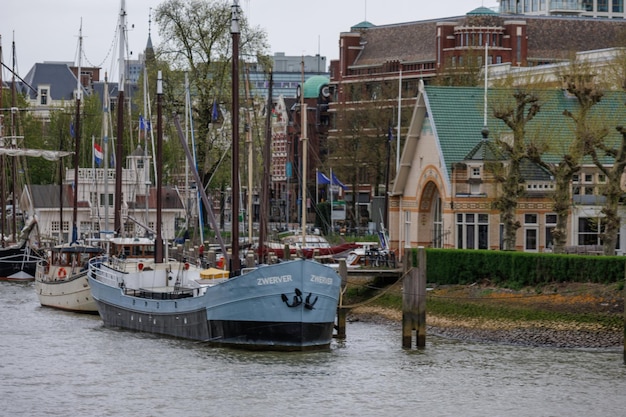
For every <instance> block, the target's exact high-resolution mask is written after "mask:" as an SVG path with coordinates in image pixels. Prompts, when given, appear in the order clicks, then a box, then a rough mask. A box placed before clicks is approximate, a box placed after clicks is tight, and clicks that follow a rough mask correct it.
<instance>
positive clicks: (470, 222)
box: [456, 213, 489, 249]
mask: <svg viewBox="0 0 626 417" xmlns="http://www.w3.org/2000/svg"><path fill="white" fill-rule="evenodd" d="M456 216H457V217H456V219H457V248H459V249H489V215H488V214H483V213H478V214H477V213H457V215H456Z"/></svg>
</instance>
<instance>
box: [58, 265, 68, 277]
mask: <svg viewBox="0 0 626 417" xmlns="http://www.w3.org/2000/svg"><path fill="white" fill-rule="evenodd" d="M57 276H58V277H59V278H60V279H63V278H65V277H67V271H66V270H65V268H63V267H61V268H59V270H58V272H57Z"/></svg>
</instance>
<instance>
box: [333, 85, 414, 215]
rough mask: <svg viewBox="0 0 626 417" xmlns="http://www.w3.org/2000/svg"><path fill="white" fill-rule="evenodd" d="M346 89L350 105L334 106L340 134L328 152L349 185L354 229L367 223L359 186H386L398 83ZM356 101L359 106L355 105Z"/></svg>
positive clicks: (352, 86)
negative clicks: (360, 205) (359, 199)
mask: <svg viewBox="0 0 626 417" xmlns="http://www.w3.org/2000/svg"><path fill="white" fill-rule="evenodd" d="M349 88H350V89H351V90H350V92H349V93H348V96H347V98H346V101H348V102H350V103H338V105H337V107H336V108H337V112H336V126H337V131H338V132H340V133H339V135H337V136H335V137H333V138H332V140H329V144H328V146H329V149H328V153H329V155H331V158H330V164H331V167H332V168H333V171H334V172H336V174H337V176H338V177H340V178H342V179H344V181H346V182H347V183H349V184H351V185H352V190H354V192H353V198H352V201H351V204H350V209H349V211H348V217H349V219H350V220H351V222H352V223H353V226H358V225H359V223H365V222H367V221H368V220H369V217H366V216H362V214H364V213H359V211H358V207H357V205H358V188H359V185H362V184H369V185H370V186H371V185H373V186H374V187H375V189H378V185H379V184H384V183H385V175H386V164H387V145H388V144H387V142H388V140H389V128H390V125H391V124H392V123H393V122H394V121H395V119H396V118H395V115H396V114H397V113H395V112H396V111H397V107H396V103H397V92H398V83H397V82H385V81H383V82H370V83H367V84H357V85H351V86H350V87H349ZM362 99H365V100H362ZM357 100H361V103H358V104H355V103H354V101H357ZM405 113H408V112H405Z"/></svg>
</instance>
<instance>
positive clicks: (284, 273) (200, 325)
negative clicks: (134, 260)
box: [89, 260, 341, 350]
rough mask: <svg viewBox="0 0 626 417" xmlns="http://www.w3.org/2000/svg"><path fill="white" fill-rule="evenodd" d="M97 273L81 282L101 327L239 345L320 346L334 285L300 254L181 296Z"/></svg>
mask: <svg viewBox="0 0 626 417" xmlns="http://www.w3.org/2000/svg"><path fill="white" fill-rule="evenodd" d="M91 268H98V266H97V264H94V265H92V267H91ZM97 276H98V275H97V270H95V269H94V270H92V271H90V277H89V281H90V282H89V283H90V287H91V291H92V295H93V297H94V299H95V300H96V303H97V304H98V312H99V313H100V316H101V317H102V319H103V321H104V324H105V325H106V326H109V327H119V328H124V329H130V330H136V331H142V332H149V333H156V334H163V335H168V336H174V337H181V338H186V339H192V340H200V341H206V342H209V343H211V344H215V345H225V346H233V347H243V348H247V349H272V350H311V349H326V348H328V347H329V345H330V342H331V340H332V334H333V329H334V324H335V316H336V311H337V304H338V301H339V293H340V286H341V278H340V277H339V275H338V274H337V272H336V271H335V270H333V269H332V268H330V267H327V266H325V265H321V264H319V263H317V262H314V261H305V260H297V261H291V262H284V263H280V264H274V265H267V266H261V267H259V268H256V269H254V270H252V271H251V272H248V273H246V274H244V275H241V276H238V277H234V278H231V279H228V280H226V281H223V282H220V283H217V284H215V285H213V286H210V287H208V288H205V289H203V290H202V291H204V293H202V294H200V293H198V294H193V296H187V297H184V298H175V296H174V298H169V297H171V295H169V294H165V297H164V298H166V299H163V298H161V297H156V298H155V297H154V294H151V295H150V297H152V298H145V294H141V293H140V292H137V291H135V292H134V295H131V294H128V291H124V289H122V288H119V287H116V286H111V285H107V284H106V283H103V282H101V281H100V280H98V279H95V277H97ZM202 291H199V292H202ZM190 295H191V294H190Z"/></svg>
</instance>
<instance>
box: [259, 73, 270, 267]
mask: <svg viewBox="0 0 626 417" xmlns="http://www.w3.org/2000/svg"><path fill="white" fill-rule="evenodd" d="M269 76H270V80H269V81H270V83H269V89H268V92H267V114H266V115H265V144H264V146H263V161H265V163H264V164H263V180H262V184H261V205H260V207H261V209H260V210H259V216H260V218H259V258H260V259H259V260H260V261H262V262H263V261H264V259H263V258H264V257H265V236H267V222H268V209H269V207H270V201H269V188H270V184H269V182H270V146H271V142H272V109H273V101H272V95H273V87H274V71H273V69H270V73H269Z"/></svg>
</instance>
